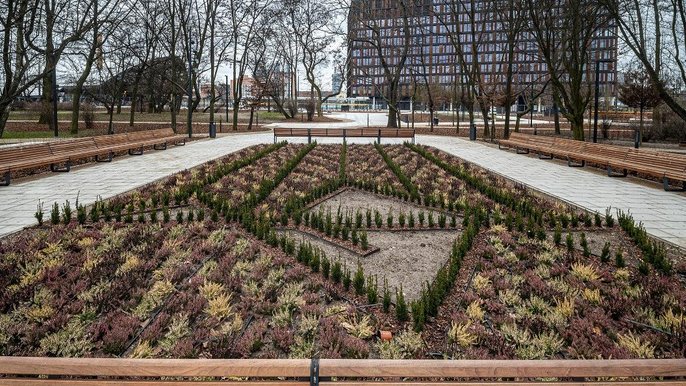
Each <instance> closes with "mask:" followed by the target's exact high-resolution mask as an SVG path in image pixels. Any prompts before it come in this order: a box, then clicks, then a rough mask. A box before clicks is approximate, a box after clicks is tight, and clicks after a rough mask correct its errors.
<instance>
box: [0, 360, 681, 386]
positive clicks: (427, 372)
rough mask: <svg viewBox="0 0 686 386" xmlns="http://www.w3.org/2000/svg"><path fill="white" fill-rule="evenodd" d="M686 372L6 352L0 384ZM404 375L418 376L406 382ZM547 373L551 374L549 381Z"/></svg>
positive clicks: (671, 380) (608, 377) (346, 381)
mask: <svg viewBox="0 0 686 386" xmlns="http://www.w3.org/2000/svg"><path fill="white" fill-rule="evenodd" d="M685 376H686V360H684V359H663V360H654V359H653V360H379V359H312V360H309V359H120V358H26V357H0V385H80V386H85V385H91V386H98V385H101V386H102V385H149V386H152V385H177V386H178V385H203V386H209V385H217V386H220V385H234V386H239V385H240V386H253V385H255V386H258V385H260V386H265V385H276V384H290V385H303V386H305V385H331V386H335V385H339V386H344V385H345V386H353V385H359V386H362V385H377V384H378V385H383V384H393V385H420V384H451V385H456V384H460V385H471V386H476V385H481V386H486V385H497V384H503V385H517V386H533V385H555V384H560V385H567V386H570V385H575V386H581V385H589V384H598V385H605V386H610V385H614V386H629V385H632V386H637V385H644V386H660V385H670V386H674V385H683V384H684V380H685V378H684V377H685ZM198 378H199V379H198ZM207 378H210V379H207ZM404 378H409V380H411V381H409V382H408V383H402V382H400V380H401V379H404ZM540 378H545V380H544V381H543V382H542V380H541V379H540ZM334 379H337V381H336V380H334ZM458 380H459V382H458Z"/></svg>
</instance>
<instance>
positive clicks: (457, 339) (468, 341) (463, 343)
mask: <svg viewBox="0 0 686 386" xmlns="http://www.w3.org/2000/svg"><path fill="white" fill-rule="evenodd" d="M471 327H472V322H467V323H455V322H453V323H452V325H451V327H450V330H449V331H448V340H449V342H451V343H455V344H457V345H459V346H460V347H462V348H467V347H470V346H472V345H474V344H476V342H477V339H478V337H477V336H476V335H474V334H472V333H471V332H470V329H471Z"/></svg>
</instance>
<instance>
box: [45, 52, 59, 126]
mask: <svg viewBox="0 0 686 386" xmlns="http://www.w3.org/2000/svg"><path fill="white" fill-rule="evenodd" d="M52 63H53V66H54V67H53V68H52V90H51V91H52V124H53V129H54V130H55V138H57V137H58V136H59V133H58V130H59V122H57V61H56V60H55V54H54V53H53V54H52ZM43 92H45V91H43Z"/></svg>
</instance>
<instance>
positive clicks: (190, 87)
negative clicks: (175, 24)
mask: <svg viewBox="0 0 686 386" xmlns="http://www.w3.org/2000/svg"><path fill="white" fill-rule="evenodd" d="M194 43H195V42H194V41H193V40H191V39H190V38H189V39H188V138H191V137H193V126H192V124H193V108H192V105H193V56H192V54H193V44H194Z"/></svg>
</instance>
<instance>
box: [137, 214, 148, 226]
mask: <svg viewBox="0 0 686 386" xmlns="http://www.w3.org/2000/svg"><path fill="white" fill-rule="evenodd" d="M145 220H146V217H145V212H138V222H139V223H141V224H143V223H145Z"/></svg>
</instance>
